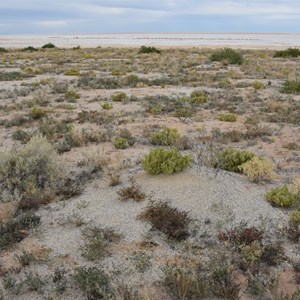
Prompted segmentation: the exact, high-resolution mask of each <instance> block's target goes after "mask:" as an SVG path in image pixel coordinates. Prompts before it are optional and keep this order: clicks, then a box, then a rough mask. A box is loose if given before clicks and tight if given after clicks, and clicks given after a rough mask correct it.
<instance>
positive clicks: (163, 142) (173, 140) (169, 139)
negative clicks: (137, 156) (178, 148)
mask: <svg viewBox="0 0 300 300" xmlns="http://www.w3.org/2000/svg"><path fill="white" fill-rule="evenodd" d="M179 140H180V134H179V132H178V131H177V129H175V128H166V129H164V130H162V131H159V132H156V133H154V134H153V135H152V136H151V143H152V144H153V145H158V146H174V145H176V144H177V143H178V142H179Z"/></svg>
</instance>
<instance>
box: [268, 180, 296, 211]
mask: <svg viewBox="0 0 300 300" xmlns="http://www.w3.org/2000/svg"><path fill="white" fill-rule="evenodd" d="M265 198H266V200H267V201H268V202H270V203H271V204H272V205H274V206H279V207H290V206H292V205H293V204H295V202H296V201H297V194H294V193H291V192H290V191H289V189H288V186H287V185H286V184H285V185H283V186H278V187H275V188H273V189H271V190H270V191H269V192H267V193H266V194H265Z"/></svg>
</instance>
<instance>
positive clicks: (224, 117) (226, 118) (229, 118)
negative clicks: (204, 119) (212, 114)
mask: <svg viewBox="0 0 300 300" xmlns="http://www.w3.org/2000/svg"><path fill="white" fill-rule="evenodd" d="M218 119H219V121H223V122H236V120H237V115H236V114H229V113H228V114H219V115H218Z"/></svg>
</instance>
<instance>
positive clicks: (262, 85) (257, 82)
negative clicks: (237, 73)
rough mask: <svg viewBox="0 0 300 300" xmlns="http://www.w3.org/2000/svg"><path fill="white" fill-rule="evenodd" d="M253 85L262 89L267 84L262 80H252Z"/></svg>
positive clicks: (256, 88)
mask: <svg viewBox="0 0 300 300" xmlns="http://www.w3.org/2000/svg"><path fill="white" fill-rule="evenodd" d="M252 87H253V88H254V89H255V90H262V89H264V88H265V85H264V84H263V83H262V82H261V81H258V80H255V81H253V82H252Z"/></svg>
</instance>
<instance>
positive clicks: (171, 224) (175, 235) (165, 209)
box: [139, 202, 191, 240]
mask: <svg viewBox="0 0 300 300" xmlns="http://www.w3.org/2000/svg"><path fill="white" fill-rule="evenodd" d="M139 218H140V219H141V220H143V221H147V222H149V223H150V224H151V225H152V227H153V229H156V230H159V231H161V232H163V233H165V234H166V235H167V236H168V237H169V238H172V239H175V240H182V239H185V238H186V237H187V236H188V226H189V223H190V222H191V219H190V217H189V216H188V213H187V212H185V211H180V210H178V209H177V208H175V207H171V206H170V205H169V204H168V203H167V202H157V203H151V204H150V205H149V206H147V207H146V208H145V210H144V211H143V212H142V213H141V214H140V215H139Z"/></svg>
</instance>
